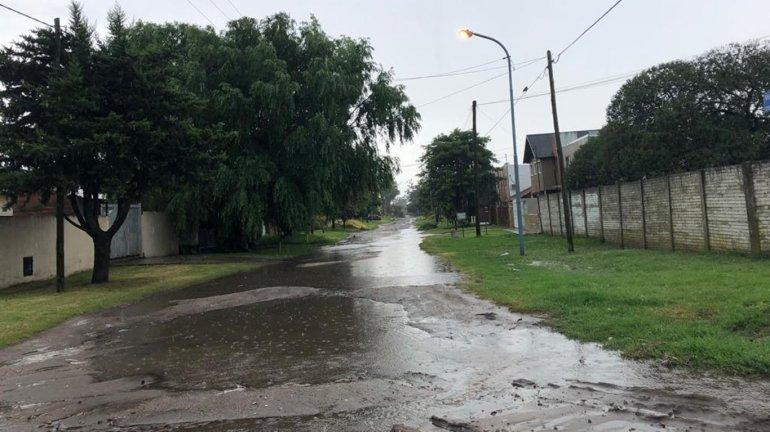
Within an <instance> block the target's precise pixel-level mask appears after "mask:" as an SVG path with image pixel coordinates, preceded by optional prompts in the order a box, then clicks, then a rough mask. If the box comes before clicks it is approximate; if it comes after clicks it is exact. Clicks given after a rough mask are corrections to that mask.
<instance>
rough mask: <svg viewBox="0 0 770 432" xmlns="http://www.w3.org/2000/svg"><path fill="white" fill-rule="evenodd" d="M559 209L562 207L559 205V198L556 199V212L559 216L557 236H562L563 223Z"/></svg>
mask: <svg viewBox="0 0 770 432" xmlns="http://www.w3.org/2000/svg"><path fill="white" fill-rule="evenodd" d="M561 207H562V205H561V204H559V198H558V197H557V198H556V212H557V213H558V214H559V235H560V236H561V235H564V226H563V225H564V223H562V221H561Z"/></svg>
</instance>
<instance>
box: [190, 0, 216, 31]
mask: <svg viewBox="0 0 770 432" xmlns="http://www.w3.org/2000/svg"><path fill="white" fill-rule="evenodd" d="M187 3H189V4H190V6H192V7H193V9H195V10H196V11H198V13H199V14H201V16H203V18H206V21H208V22H209V24H211V26H212V27H216V26H215V25H214V21H211V18H209V17H208V15H206V14H205V13H203V11H202V10H200V9H198V6H195V4H194V3H193V2H192V1H191V0H187Z"/></svg>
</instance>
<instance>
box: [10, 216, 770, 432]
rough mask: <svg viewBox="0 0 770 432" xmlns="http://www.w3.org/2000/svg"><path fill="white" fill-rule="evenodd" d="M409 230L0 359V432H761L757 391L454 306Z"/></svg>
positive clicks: (122, 314) (486, 309)
mask: <svg viewBox="0 0 770 432" xmlns="http://www.w3.org/2000/svg"><path fill="white" fill-rule="evenodd" d="M420 241H421V235H420V234H419V233H418V232H417V231H415V230H414V229H413V228H412V227H411V226H410V225H409V224H408V222H407V221H399V222H396V223H393V224H389V225H385V226H383V227H381V228H380V229H378V230H376V231H374V232H366V233H362V234H358V235H356V237H355V238H353V239H351V240H350V241H348V242H347V243H345V244H342V245H338V246H334V247H328V248H324V250H323V251H322V252H321V253H319V254H318V255H317V256H314V257H310V258H306V259H302V260H298V261H296V262H288V263H266V264H265V265H263V266H262V267H260V268H259V269H257V270H256V271H254V272H250V273H246V274H241V275H237V276H234V277H229V278H225V279H221V280H218V281H215V282H211V283H207V284H203V285H199V286H195V287H191V288H188V289H185V290H182V291H178V292H175V293H173V294H169V295H164V296H158V297H154V298H152V299H149V300H146V301H143V302H139V303H137V304H133V305H129V306H125V307H120V308H115V309H111V310H109V311H105V312H103V313H100V314H93V315H87V316H82V317H78V318H75V319H72V320H70V321H68V322H66V323H64V324H62V325H61V326H59V327H56V328H54V329H51V330H49V331H47V332H45V333H43V334H41V335H39V336H38V337H36V338H34V339H31V340H29V341H26V342H24V343H22V344H19V345H17V346H14V347H10V348H6V349H3V350H0V430H2V431H26V430H30V431H40V430H78V431H90V430H105V431H106V430H109V431H209V432H214V431H216V432H224V431H275V430H287V431H288V430H297V431H342V430H350V431H389V430H391V428H392V427H393V426H394V425H405V426H407V427H411V428H419V429H420V430H423V431H440V430H451V431H482V430H484V431H487V430H488V431H497V430H511V431H519V430H522V431H529V430H555V429H556V430H581V431H582V430H585V431H615V430H617V431H630V430H636V431H647V430H694V431H695V430H708V431H710V430H756V431H768V430H770V383H768V382H767V381H759V380H751V379H733V378H713V377H709V376H703V375H692V374H689V373H685V372H682V371H670V370H667V369H663V368H659V367H656V366H654V365H652V364H648V363H640V362H634V361H629V360H624V359H622V358H620V357H619V356H618V355H617V353H614V352H609V351H605V350H603V349H601V347H600V346H598V345H596V344H582V343H578V342H575V341H570V340H567V339H566V338H564V337H563V336H561V335H559V334H557V333H554V332H552V331H550V330H549V329H547V328H545V327H543V326H541V325H539V324H538V321H539V320H538V319H537V318H535V317H530V316H523V315H517V314H514V313H511V312H509V311H507V310H506V309H504V308H501V307H497V306H495V305H493V304H491V303H489V302H486V301H483V300H479V299H477V298H475V297H473V296H471V295H468V294H465V293H463V292H462V291H460V290H459V289H458V288H457V287H455V285H454V284H455V283H456V282H457V281H458V278H459V276H458V275H457V274H456V273H453V272H451V271H449V270H448V269H447V268H445V267H444V266H443V265H441V263H440V262H439V261H438V260H436V259H435V258H434V257H431V256H429V255H428V254H426V253H424V252H423V251H422V250H421V249H420V248H419V243H420Z"/></svg>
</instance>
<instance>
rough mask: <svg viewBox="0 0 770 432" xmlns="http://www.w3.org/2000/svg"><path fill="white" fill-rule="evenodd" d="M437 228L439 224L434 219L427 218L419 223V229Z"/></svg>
mask: <svg viewBox="0 0 770 432" xmlns="http://www.w3.org/2000/svg"><path fill="white" fill-rule="evenodd" d="M436 228H438V224H437V223H436V222H435V221H432V220H425V221H420V222H418V223H417V229H418V230H420V231H428V230H432V229H436Z"/></svg>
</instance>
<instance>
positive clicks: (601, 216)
mask: <svg viewBox="0 0 770 432" xmlns="http://www.w3.org/2000/svg"><path fill="white" fill-rule="evenodd" d="M596 195H597V198H598V199H599V228H600V229H601V236H602V243H604V242H605V241H606V239H605V238H604V209H603V208H602V206H603V205H604V203H602V186H601V185H599V186H597V187H596Z"/></svg>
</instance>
